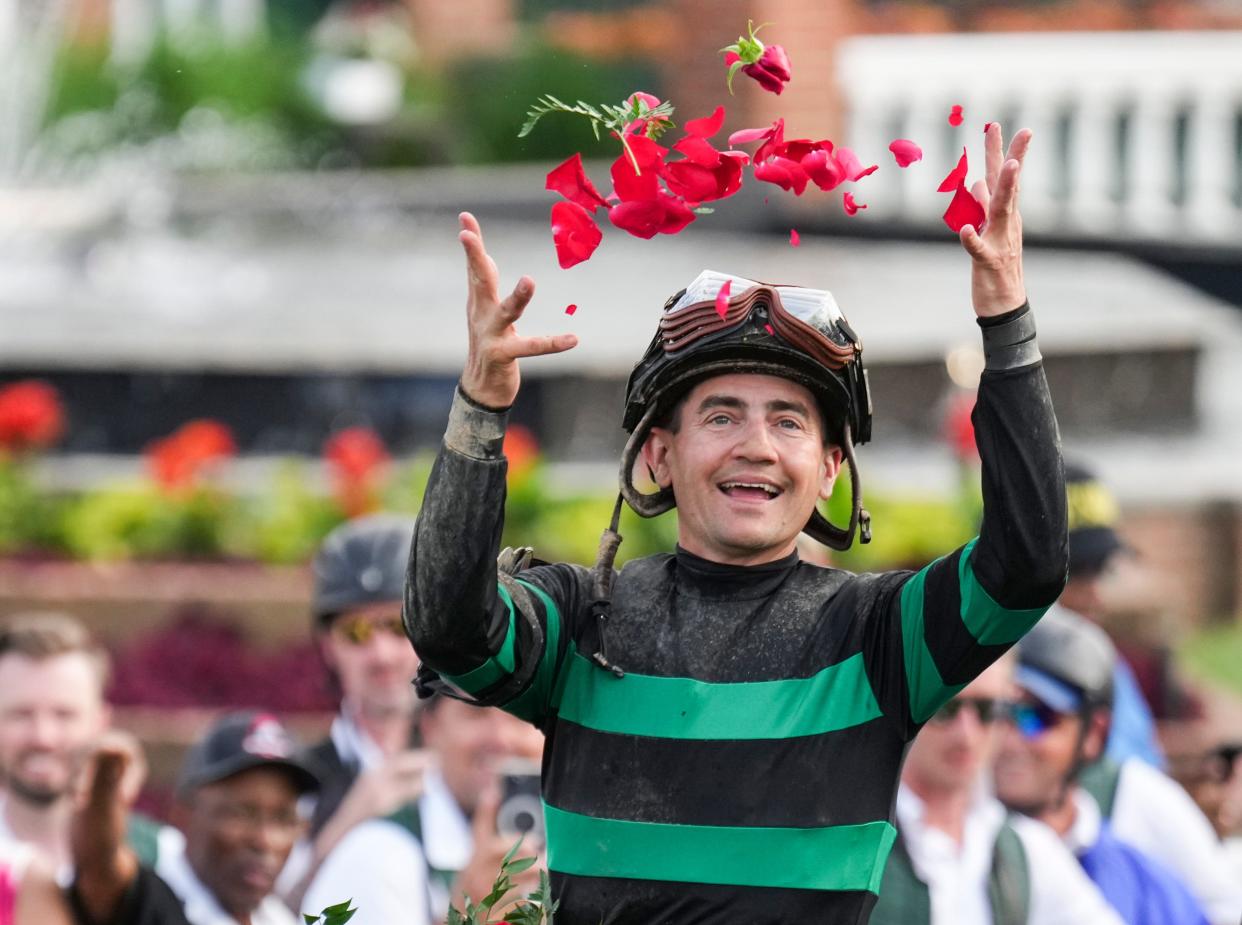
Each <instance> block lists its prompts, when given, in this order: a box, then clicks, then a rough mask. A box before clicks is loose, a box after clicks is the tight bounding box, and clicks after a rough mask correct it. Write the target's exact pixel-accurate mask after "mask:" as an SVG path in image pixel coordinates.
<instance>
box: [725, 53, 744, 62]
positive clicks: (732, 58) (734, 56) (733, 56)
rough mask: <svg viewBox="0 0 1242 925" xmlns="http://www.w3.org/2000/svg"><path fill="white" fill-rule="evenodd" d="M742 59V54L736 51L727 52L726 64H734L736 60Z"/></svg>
mask: <svg viewBox="0 0 1242 925" xmlns="http://www.w3.org/2000/svg"><path fill="white" fill-rule="evenodd" d="M741 60H742V56H741V55H739V54H738V53H737V52H736V51H726V52H725V64H726V65H729V64H732V63H733V62H734V61H741Z"/></svg>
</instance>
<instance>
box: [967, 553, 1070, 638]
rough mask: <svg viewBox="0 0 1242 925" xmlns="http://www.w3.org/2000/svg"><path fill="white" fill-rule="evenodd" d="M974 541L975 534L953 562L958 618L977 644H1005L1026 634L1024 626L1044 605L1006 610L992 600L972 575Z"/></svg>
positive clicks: (1034, 619)
mask: <svg viewBox="0 0 1242 925" xmlns="http://www.w3.org/2000/svg"><path fill="white" fill-rule="evenodd" d="M977 542H979V538H978V537H976V538H975V539H973V540H971V541H970V542H969V543H967V544H966V546H965V547H964V548H963V549H962V555H961V558H959V559H958V562H957V584H958V588H959V589H960V591H961V596H962V622H963V623H965V624H966V629H968V630H970V635H972V636H974V637H975V639H976V640H978V641H979V643H980V645H985V646H1000V645H1009V644H1010V643H1014V642H1017V641H1018V640H1019V639H1021V638H1022V637H1023V636H1024V635H1026V632H1027V630H1029V629H1030V628H1031V627H1032V626H1034V625H1035V624H1036V623H1038V622H1039V618H1040V617H1042V616H1043V615H1044V613H1045V612H1046V611H1047V610H1048V608H1047V607H1034V608H1031V609H1030V610H1009V609H1008V608H1006V607H1002V606H1001V605H1000V604H998V603H996V601H994V600H993V599H992V595H990V594H988V592H987V591H986V590H984V587H983V585H981V584H979V579H978V578H976V577H975V569H974V566H973V565H972V564H971V558H972V553H973V552H974V550H975V543H977Z"/></svg>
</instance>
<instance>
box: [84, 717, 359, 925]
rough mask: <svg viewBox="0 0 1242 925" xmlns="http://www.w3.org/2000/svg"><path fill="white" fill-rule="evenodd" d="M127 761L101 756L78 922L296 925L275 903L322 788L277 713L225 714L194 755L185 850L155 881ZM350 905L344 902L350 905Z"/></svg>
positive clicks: (186, 781)
mask: <svg viewBox="0 0 1242 925" xmlns="http://www.w3.org/2000/svg"><path fill="white" fill-rule="evenodd" d="M125 763H126V757H125V755H123V754H121V755H117V754H115V753H108V752H105V753H102V754H99V755H96V756H95V759H94V762H93V765H94V766H93V768H92V771H91V777H90V794H91V797H90V800H89V802H88V808H87V810H86V811H84V813H83V816H82V817H81V818H80V819H79V820H78V824H77V826H76V831H75V861H76V862H77V867H78V876H77V879H76V881H75V884H74V889H73V894H72V898H73V901H74V904H75V912H76V914H77V917H78V919H79V921H81V922H85V923H90V925H99V923H108V925H112V923H116V925H122V923H124V925H135V923H138V925H147V923H150V925H155V923H160V925H183V923H188V925H295V922H296V921H297V919H296V918H295V916H294V914H293V913H292V912H291V911H290V910H289V909H288V907H286V906H285V905H284V903H282V902H281V901H280V900H279V899H277V898H276V897H275V896H274V895H273V890H274V888H275V884H276V877H277V875H278V874H279V873H280V871H281V868H282V867H284V864H285V861H286V860H287V859H288V857H289V852H290V851H291V849H292V848H293V845H294V842H296V841H297V839H298V837H299V836H300V835H301V834H302V832H303V830H304V828H305V822H304V820H303V819H302V817H301V815H300V814H299V811H298V800H299V798H300V797H302V796H303V795H305V794H307V793H312V792H314V791H315V790H316V789H318V779H317V778H316V777H315V775H314V774H313V773H312V772H311V771H310V770H309V768H307V767H306V765H305V764H304V763H303V762H302V761H301V759H300V758H299V757H298V752H297V745H296V743H295V742H294V740H293V738H292V737H291V736H290V735H289V733H288V732H287V731H286V730H285V728H284V726H282V725H281V724H280V721H279V720H277V719H276V717H274V716H272V715H271V714H267V713H253V712H247V713H234V714H230V715H228V716H225V717H224V718H223V719H221V720H220V721H219V722H217V723H216V725H215V726H213V727H212V729H211V730H210V731H209V732H208V733H207V735H206V736H205V737H204V738H203V739H202V740H201V741H200V742H198V744H196V745H195V746H194V747H193V748H192V749H191V750H190V752H189V754H188V755H187V756H186V761H185V764H184V766H183V768H182V773H181V777H180V780H179V781H178V785H177V802H176V805H175V807H174V820H175V821H176V824H177V827H178V828H179V829H180V830H181V832H182V833H183V834H184V837H185V843H184V850H183V851H180V852H177V851H172V852H168V851H162V852H161V854H160V858H159V862H158V865H157V868H156V870H155V871H152V870H150V869H149V868H146V867H142V866H140V865H139V864H138V863H137V860H136V858H135V857H134V854H133V851H132V849H130V848H129V847H128V846H127V845H125V843H124V840H123V837H122V835H123V832H124V822H125V815H126V813H127V810H128V806H127V802H128V800H129V799H131V798H132V796H133V794H127V793H124V792H123V787H122V783H121V778H122V776H123V771H124V768H125ZM347 898H348V897H341V899H342V900H345V899H347Z"/></svg>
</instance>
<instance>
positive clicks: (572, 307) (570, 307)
mask: <svg viewBox="0 0 1242 925" xmlns="http://www.w3.org/2000/svg"><path fill="white" fill-rule="evenodd" d="M577 310H578V306H577V305H575V304H574V303H573V302H570V303H569V304H568V305H566V306H565V314H566V315H572V314H573V313H574V312H576V311H577Z"/></svg>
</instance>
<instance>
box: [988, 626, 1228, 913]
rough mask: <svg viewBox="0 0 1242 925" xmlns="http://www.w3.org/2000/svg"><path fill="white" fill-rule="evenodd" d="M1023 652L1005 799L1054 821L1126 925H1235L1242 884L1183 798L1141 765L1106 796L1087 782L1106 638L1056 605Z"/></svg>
mask: <svg viewBox="0 0 1242 925" xmlns="http://www.w3.org/2000/svg"><path fill="white" fill-rule="evenodd" d="M1018 653H1019V667H1018V671H1017V676H1016V677H1017V682H1018V685H1019V688H1020V690H1021V691H1022V695H1021V697H1020V699H1019V701H1018V703H1017V704H1016V706H1015V712H1014V717H1015V723H1014V729H1013V730H1011V731H1010V732H1009V733H1008V734H1007V735H1006V736H1005V739H1004V741H1003V744H1002V747H1001V749H1000V753H999V755H998V759H997V764H996V773H995V778H996V793H997V795H998V796H999V797H1000V799H1001V800H1002V801H1004V802H1005V804H1006V805H1008V806H1009V807H1010V808H1011V809H1015V810H1017V811H1019V812H1022V813H1025V814H1027V815H1030V816H1033V817H1035V818H1037V819H1039V820H1040V821H1042V822H1045V823H1047V824H1048V825H1049V826H1051V827H1052V829H1053V830H1054V831H1055V832H1056V833H1057V834H1058V835H1060V836H1061V838H1062V840H1063V841H1064V842H1065V843H1066V844H1067V845H1068V846H1069V848H1070V849H1071V850H1072V851H1073V852H1074V854H1075V855H1076V856H1077V857H1078V859H1079V862H1080V863H1081V864H1082V866H1083V868H1084V869H1085V870H1086V871H1087V873H1088V875H1089V876H1090V877H1091V878H1092V880H1094V881H1095V882H1096V884H1097V885H1098V886H1099V887H1100V889H1101V891H1102V892H1103V893H1104V895H1105V897H1106V898H1107V899H1108V900H1109V902H1110V903H1112V904H1113V906H1114V907H1115V908H1116V909H1117V910H1118V911H1119V912H1120V913H1121V916H1122V918H1123V919H1124V920H1125V921H1126V922H1128V923H1132V925H1134V923H1151V925H1177V923H1197V922H1202V921H1204V920H1205V919H1204V913H1205V912H1206V913H1207V916H1208V918H1209V919H1210V920H1211V921H1212V922H1214V923H1216V925H1237V923H1238V921H1239V920H1240V919H1242V886H1240V885H1238V884H1236V883H1233V882H1231V881H1230V879H1229V876H1228V872H1227V869H1226V867H1225V859H1224V856H1223V853H1222V852H1221V850H1220V846H1219V844H1218V843H1217V842H1216V839H1215V836H1214V835H1213V833H1212V831H1211V827H1210V826H1209V825H1208V823H1207V820H1206V819H1204V818H1203V814H1202V813H1200V812H1199V810H1198V808H1197V807H1196V806H1195V805H1194V802H1193V801H1192V800H1191V799H1190V797H1189V796H1187V794H1186V793H1185V791H1183V790H1182V789H1181V788H1180V787H1178V786H1177V784H1176V783H1174V782H1173V781H1171V780H1170V779H1169V778H1167V777H1165V776H1164V775H1163V774H1161V773H1160V772H1159V771H1157V770H1155V769H1154V768H1152V767H1150V766H1149V765H1147V764H1145V763H1144V762H1142V761H1139V760H1137V759H1130V760H1129V761H1127V762H1125V763H1124V765H1122V766H1121V769H1120V774H1119V775H1118V778H1117V779H1116V780H1115V781H1114V787H1113V788H1112V791H1111V792H1109V793H1101V792H1100V791H1099V790H1095V791H1094V792H1089V790H1090V789H1091V788H1088V787H1086V786H1085V785H1083V784H1082V783H1081V782H1082V781H1083V772H1084V769H1086V768H1088V767H1090V766H1091V765H1092V764H1093V763H1094V762H1097V761H1098V760H1099V759H1100V758H1101V756H1102V754H1103V751H1104V743H1105V741H1107V738H1108V726H1109V718H1110V708H1111V705H1112V690H1113V662H1114V660H1115V658H1116V656H1115V653H1114V650H1113V646H1112V643H1111V642H1109V640H1108V637H1107V636H1106V635H1105V633H1104V631H1103V630H1101V629H1100V628H1099V627H1096V626H1093V625H1092V624H1091V623H1089V622H1087V621H1085V620H1083V619H1082V618H1080V617H1077V616H1075V615H1073V614H1070V613H1068V612H1066V611H1064V610H1060V609H1056V610H1052V611H1049V613H1048V614H1046V615H1045V616H1044V618H1043V619H1042V620H1041V621H1040V623H1039V624H1037V625H1036V627H1035V629H1033V630H1032V631H1031V632H1030V633H1029V634H1028V635H1027V637H1026V638H1024V639H1023V640H1022V641H1021V642H1020V643H1019V647H1018Z"/></svg>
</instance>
